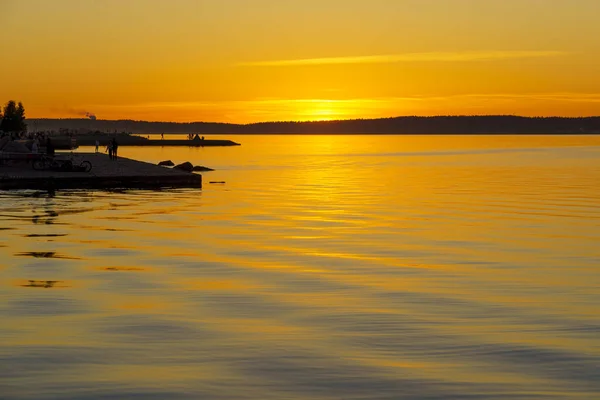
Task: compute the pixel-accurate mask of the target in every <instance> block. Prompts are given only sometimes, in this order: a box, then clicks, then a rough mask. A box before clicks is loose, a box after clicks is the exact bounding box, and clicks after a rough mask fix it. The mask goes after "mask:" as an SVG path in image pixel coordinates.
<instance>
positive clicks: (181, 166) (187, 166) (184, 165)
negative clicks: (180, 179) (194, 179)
mask: <svg viewBox="0 0 600 400" xmlns="http://www.w3.org/2000/svg"><path fill="white" fill-rule="evenodd" d="M173 168H177V169H180V170H182V171H186V172H192V171H193V170H194V166H193V165H192V163H191V162H189V161H187V162H184V163H182V164H179V165H176V166H174V167H173Z"/></svg>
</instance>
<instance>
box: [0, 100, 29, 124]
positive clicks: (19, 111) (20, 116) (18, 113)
mask: <svg viewBox="0 0 600 400" xmlns="http://www.w3.org/2000/svg"><path fill="white" fill-rule="evenodd" d="M1 114H2V113H0V115H1ZM0 131H4V132H26V131H27V124H26V123H25V107H23V103H21V102H19V104H17V102H16V101H14V100H10V101H9V102H8V103H6V105H5V106H4V116H2V122H0Z"/></svg>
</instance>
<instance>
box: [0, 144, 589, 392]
mask: <svg viewBox="0 0 600 400" xmlns="http://www.w3.org/2000/svg"><path fill="white" fill-rule="evenodd" d="M232 139H233V140H235V141H236V142H240V143H242V146H241V147H235V148H211V149H183V148H178V149H169V148H167V147H165V148H123V149H122V150H123V156H126V157H132V158H135V159H142V160H145V161H150V162H158V161H161V160H165V159H172V160H173V161H175V162H183V161H192V162H194V163H198V164H202V165H207V166H210V167H213V168H215V169H216V171H215V172H210V173H206V174H204V177H205V181H219V182H225V183H224V184H218V185H205V187H204V189H203V190H187V189H186V190H164V191H137V190H122V191H113V192H101V191H76V190H75V191H57V192H56V193H55V194H54V195H53V196H48V195H47V194H45V193H38V192H32V191H21V192H2V193H1V194H0V202H1V203H0V204H2V205H1V208H0V228H1V229H2V230H1V231H0V398H3V399H5V398H6V399H106V398H150V399H166V398H169V399H198V398H206V399H403V398H405V399H464V398H477V399H479V398H481V399H492V398H493V399H497V398H511V397H512V398H532V399H535V398H539V399H547V398H556V399H567V398H581V399H592V398H597V397H599V395H600V384H599V382H600V375H599V369H598V365H600V339H599V337H600V334H599V333H600V323H599V321H598V304H599V303H600V292H599V290H598V282H600V271H599V269H598V265H600V250H598V246H597V244H598V242H599V239H600V228H599V226H600V224H598V221H599V220H600V212H599V211H600V209H599V207H598V204H599V201H600V189H598V185H597V182H598V177H599V176H600V138H597V137H563V138H561V137H514V136H513V137H510V136H509V137H504V136H503V137H450V136H445V137H398V136H383V137H382V136H377V137H361V136H309V137H307V136H296V137H280V136H270V137H256V136H249V137H235V138H232ZM82 151H86V149H82Z"/></svg>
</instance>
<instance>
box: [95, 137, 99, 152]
mask: <svg viewBox="0 0 600 400" xmlns="http://www.w3.org/2000/svg"><path fill="white" fill-rule="evenodd" d="M98 147H100V142H99V141H98V139H96V153H98Z"/></svg>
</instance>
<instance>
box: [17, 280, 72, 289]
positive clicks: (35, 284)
mask: <svg viewBox="0 0 600 400" xmlns="http://www.w3.org/2000/svg"><path fill="white" fill-rule="evenodd" d="M28 282H29V284H27V285H21V286H23V287H37V288H52V287H56V284H57V283H61V282H62V281H35V280H31V279H30V280H29V281H28ZM62 287H66V286H62Z"/></svg>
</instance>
